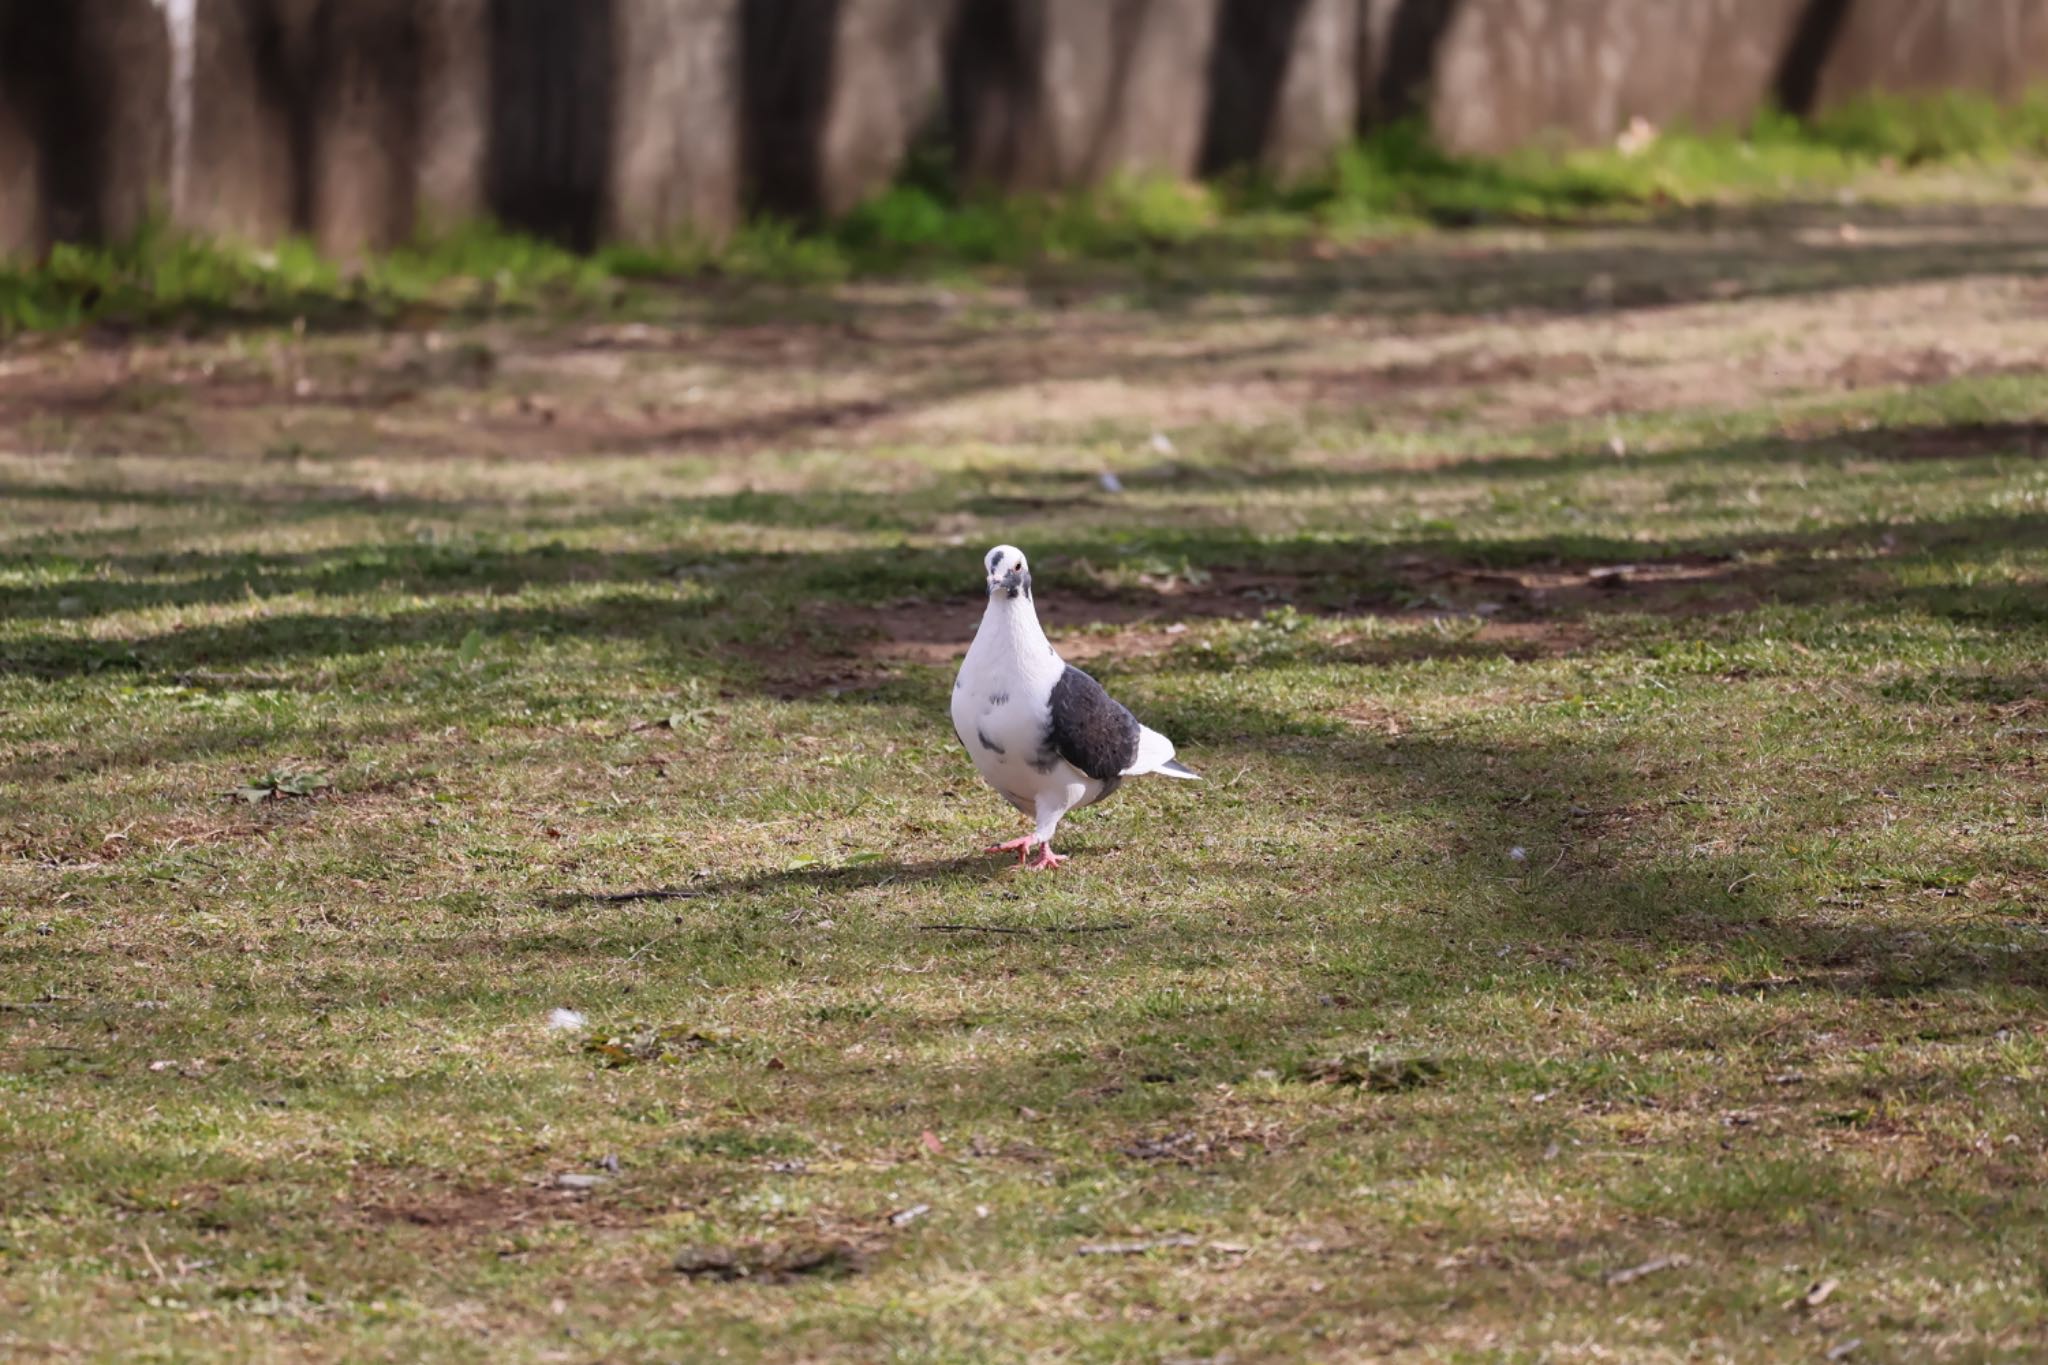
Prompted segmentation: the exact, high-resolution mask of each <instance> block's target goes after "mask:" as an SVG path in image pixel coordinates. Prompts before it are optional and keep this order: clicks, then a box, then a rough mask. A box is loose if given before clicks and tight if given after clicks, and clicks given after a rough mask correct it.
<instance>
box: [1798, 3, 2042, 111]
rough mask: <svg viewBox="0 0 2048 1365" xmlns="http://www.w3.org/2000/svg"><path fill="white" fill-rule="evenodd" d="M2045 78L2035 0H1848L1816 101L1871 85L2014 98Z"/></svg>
mask: <svg viewBox="0 0 2048 1365" xmlns="http://www.w3.org/2000/svg"><path fill="white" fill-rule="evenodd" d="M2044 78H2048V4H2043V3H2041V0H1855V3H1853V4H1851V5H1850V6H1849V7H1848V12H1847V13H1846V14H1844V15H1843V16H1842V20H1841V28H1840V32H1839V33H1838V34H1837V35H1836V37H1835V41H1834V43H1833V45H1832V50H1831V51H1830V52H1829V53H1828V55H1827V59H1826V60H1825V62H1824V63H1823V64H1822V66H1821V68H1820V72H1819V78H1818V81H1817V89H1816V91H1815V94H1816V99H1817V103H1818V104H1819V105H1820V106H1821V107H1826V106H1827V105H1830V104H1838V103H1840V102H1841V101H1842V100H1844V99H1848V98H1850V97H1852V96H1855V95H1860V94H1865V93H1867V92H1869V91H1872V90H1903V91H1921V92H1926V91H1937V90H1950V89H1966V90H1977V91H1981V92H1984V93H1986V94H1990V95H1995V96H1998V97H1999V98H2001V99H2017V98H2019V97H2020V96H2021V95H2024V94H2025V93H2026V92H2027V91H2028V90H2029V89H2030V88H2032V87H2033V86H2034V85H2036V84H2038V83H2039V82H2040V81H2041V80H2042V79H2044Z"/></svg>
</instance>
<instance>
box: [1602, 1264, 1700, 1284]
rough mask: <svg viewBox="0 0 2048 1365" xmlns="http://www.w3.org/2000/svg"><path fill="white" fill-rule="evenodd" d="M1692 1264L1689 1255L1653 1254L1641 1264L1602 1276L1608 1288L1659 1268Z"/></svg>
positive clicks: (1670, 1268) (1638, 1277)
mask: <svg viewBox="0 0 2048 1365" xmlns="http://www.w3.org/2000/svg"><path fill="white" fill-rule="evenodd" d="M1691 1264H1692V1257H1690V1256H1653V1257H1651V1258H1650V1259H1649V1260H1647V1261H1644V1262H1643V1263H1642V1264H1641V1265H1632V1266H1630V1267H1629V1268H1628V1269H1626V1270H1610V1271H1608V1272H1607V1274H1606V1275H1605V1276H1604V1277H1603V1278H1604V1279H1605V1280H1606V1282H1607V1286H1608V1288H1610V1289H1613V1288H1618V1287H1620V1286H1621V1285H1625V1284H1633V1283H1635V1282H1636V1281H1637V1280H1640V1279H1642V1278H1643V1277H1644V1276H1645V1275H1654V1274H1656V1273H1657V1272H1658V1271H1660V1270H1680V1269H1683V1268H1684V1267H1686V1266H1689V1265H1691Z"/></svg>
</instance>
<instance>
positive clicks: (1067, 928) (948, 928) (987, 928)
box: [917, 920, 1131, 934]
mask: <svg viewBox="0 0 2048 1365" xmlns="http://www.w3.org/2000/svg"><path fill="white" fill-rule="evenodd" d="M917 927H918V928H920V929H925V930H929V931H930V932H932V933H935V934H1111V933H1115V932H1116V931H1117V930H1119V929H1128V928H1130V927H1131V925H1130V921H1128V920H1117V921H1115V922H1113V923H1110V924H1072V925H1057V924H1055V925H1049V926H1047V927H1045V928H1034V927H1032V926H1030V925H1021V926H1020V925H1010V924H920V925H918V926H917Z"/></svg>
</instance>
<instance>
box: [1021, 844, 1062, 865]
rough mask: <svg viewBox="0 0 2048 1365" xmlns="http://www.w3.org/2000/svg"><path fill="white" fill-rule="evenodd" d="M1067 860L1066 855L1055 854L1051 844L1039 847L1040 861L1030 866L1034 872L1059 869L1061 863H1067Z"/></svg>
mask: <svg viewBox="0 0 2048 1365" xmlns="http://www.w3.org/2000/svg"><path fill="white" fill-rule="evenodd" d="M1066 860H1067V855H1066V854H1064V853H1055V852H1053V851H1052V845H1051V844H1040V845H1039V846H1038V861H1037V862H1035V863H1032V864H1030V867H1031V868H1032V870H1033V871H1036V870H1038V869H1039V868H1042V867H1043V868H1052V867H1058V866H1059V865H1060V864H1061V863H1063V862H1065V861H1066Z"/></svg>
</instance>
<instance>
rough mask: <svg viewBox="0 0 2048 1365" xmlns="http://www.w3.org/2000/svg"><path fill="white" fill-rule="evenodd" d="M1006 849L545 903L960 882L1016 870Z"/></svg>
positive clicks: (818, 867)
mask: <svg viewBox="0 0 2048 1365" xmlns="http://www.w3.org/2000/svg"><path fill="white" fill-rule="evenodd" d="M1016 866H1017V864H1016V861H1015V860H1014V859H1013V858H1011V857H1009V856H1008V855H1005V854H996V853H970V854H962V855H960V856H957V857H952V858H927V859H923V860H918V861H904V860H900V859H889V858H877V859H871V860H868V861H863V862H857V863H833V864H830V865H824V864H807V865H805V866H802V867H787V868H779V869H774V870H770V871H764V872H754V873H750V874H748V875H746V876H744V877H725V878H706V879H705V880H702V881H694V882H691V883H690V884H689V885H688V886H647V887H629V888H627V889H625V890H620V891H560V892H554V893H551V894H550V895H548V896H546V897H544V898H543V899H544V903H546V904H547V905H549V906H551V907H553V908H556V909H565V908H569V907H572V906H580V905H633V904H638V903H640V902H644V901H693V900H715V899H717V898H719V897H721V896H742V895H751V894H757V893H761V892H768V891H778V890H788V889H791V888H798V887H808V888H810V889H812V890H814V891H857V890H862V889H864V888H867V887H874V886H891V885H896V884H899V883H917V882H929V883H935V884H956V883H961V882H987V881H994V880H995V879H996V878H998V877H1000V876H1001V875H1002V874H1004V873H1005V872H1009V871H1013V870H1015V868H1016Z"/></svg>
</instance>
